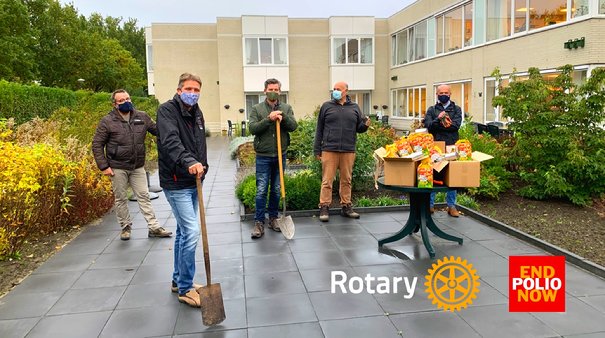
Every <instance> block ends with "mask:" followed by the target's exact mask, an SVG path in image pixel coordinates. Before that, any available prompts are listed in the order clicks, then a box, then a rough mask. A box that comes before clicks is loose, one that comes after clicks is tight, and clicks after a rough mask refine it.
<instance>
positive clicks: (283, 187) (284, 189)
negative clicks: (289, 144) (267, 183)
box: [275, 120, 286, 205]
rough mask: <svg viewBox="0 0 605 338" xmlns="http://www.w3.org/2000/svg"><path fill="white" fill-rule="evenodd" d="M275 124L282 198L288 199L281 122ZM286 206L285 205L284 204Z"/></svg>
mask: <svg viewBox="0 0 605 338" xmlns="http://www.w3.org/2000/svg"><path fill="white" fill-rule="evenodd" d="M276 122H277V123H275V130H276V135H277V162H278V163H279V185H280V188H281V196H282V198H283V199H284V200H285V199H286V186H285V185H284V164H283V163H282V153H281V128H280V126H279V120H277V121H276ZM284 205H285V203H284Z"/></svg>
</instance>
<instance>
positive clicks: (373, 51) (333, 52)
mask: <svg viewBox="0 0 605 338" xmlns="http://www.w3.org/2000/svg"><path fill="white" fill-rule="evenodd" d="M337 39H344V40H345V42H344V46H345V50H344V51H343V52H344V57H345V58H344V63H337V62H336V55H337V54H336V50H335V48H336V46H335V45H334V43H335V40H337ZM350 40H357V62H349V42H350ZM362 40H370V41H371V43H372V48H370V50H371V59H372V61H371V62H361V61H362V60H361V59H362V58H361V53H362V43H361V41H362ZM375 41H376V39H375V38H374V36H370V35H359V36H352V35H347V36H332V37H331V38H330V47H331V48H330V54H331V55H330V64H331V65H332V66H350V65H361V66H372V65H374V60H375V59H376V58H375V55H376V43H375Z"/></svg>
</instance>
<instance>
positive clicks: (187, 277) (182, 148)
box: [157, 73, 208, 307]
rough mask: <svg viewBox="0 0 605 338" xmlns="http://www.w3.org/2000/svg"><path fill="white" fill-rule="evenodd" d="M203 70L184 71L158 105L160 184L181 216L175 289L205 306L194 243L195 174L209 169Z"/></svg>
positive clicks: (183, 300) (196, 226)
mask: <svg viewBox="0 0 605 338" xmlns="http://www.w3.org/2000/svg"><path fill="white" fill-rule="evenodd" d="M201 88H202V80H201V79H200V77H199V76H197V75H193V74H189V73H184V74H182V75H181V76H180V78H179V84H178V87H177V90H176V95H174V97H173V98H172V100H168V101H167V102H165V103H164V104H162V105H161V106H160V107H159V108H158V114H157V115H158V123H157V127H158V132H159V137H158V162H159V169H160V170H159V171H160V186H161V187H162V188H164V194H165V195H166V199H167V200H168V203H170V207H171V208H172V213H173V214H174V217H175V218H176V238H175V241H174V272H173V274H172V291H173V292H178V298H179V302H181V303H185V304H187V305H190V306H193V307H200V306H201V302H200V296H199V294H198V293H197V291H196V289H198V288H199V287H200V286H199V285H194V284H193V276H194V275H195V249H196V247H197V243H198V239H199V238H200V225H199V223H198V222H199V221H198V211H199V208H198V200H197V199H198V193H197V189H196V180H199V179H202V180H203V179H204V176H205V175H206V172H207V170H208V158H207V149H206V137H205V130H204V129H205V124H204V115H203V114H202V110H201V109H200V107H199V105H198V103H197V102H198V99H199V96H200V92H201Z"/></svg>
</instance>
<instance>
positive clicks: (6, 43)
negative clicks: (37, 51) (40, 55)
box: [0, 0, 36, 81]
mask: <svg viewBox="0 0 605 338" xmlns="http://www.w3.org/2000/svg"><path fill="white" fill-rule="evenodd" d="M33 44H34V36H33V34H32V30H31V29H30V24H29V17H28V12H27V7H26V6H25V4H24V3H23V1H20V0H3V1H0V79H5V80H9V81H30V80H32V79H34V75H35V73H36V64H35V62H34V52H33V50H32V49H31V46H32V45H33Z"/></svg>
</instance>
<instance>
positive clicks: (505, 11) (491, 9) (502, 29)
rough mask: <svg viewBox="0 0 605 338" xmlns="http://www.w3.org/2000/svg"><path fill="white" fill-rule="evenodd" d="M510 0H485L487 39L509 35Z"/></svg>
mask: <svg viewBox="0 0 605 338" xmlns="http://www.w3.org/2000/svg"><path fill="white" fill-rule="evenodd" d="M510 12H511V0H487V37H486V40H487V41H491V40H496V39H500V38H503V37H506V36H509V35H510V22H511V15H510Z"/></svg>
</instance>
